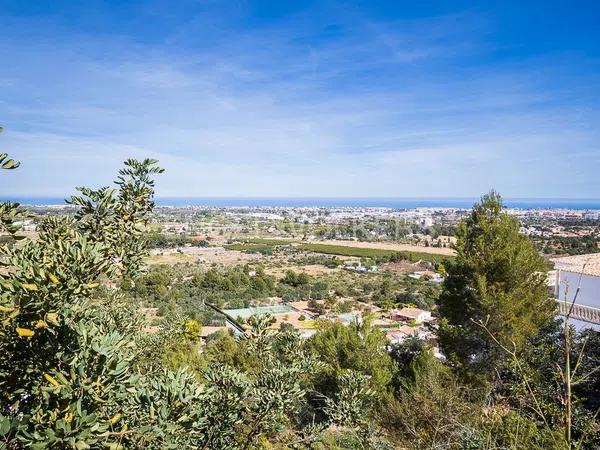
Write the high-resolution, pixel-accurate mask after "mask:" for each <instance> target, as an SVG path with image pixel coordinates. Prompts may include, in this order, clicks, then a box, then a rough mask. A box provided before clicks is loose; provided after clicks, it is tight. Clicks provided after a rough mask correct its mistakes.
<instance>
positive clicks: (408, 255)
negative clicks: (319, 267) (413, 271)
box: [298, 243, 453, 263]
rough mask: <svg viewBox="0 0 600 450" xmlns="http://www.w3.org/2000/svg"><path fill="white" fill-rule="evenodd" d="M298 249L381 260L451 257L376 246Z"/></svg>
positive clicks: (418, 259) (300, 247)
mask: <svg viewBox="0 0 600 450" xmlns="http://www.w3.org/2000/svg"><path fill="white" fill-rule="evenodd" d="M298 248H299V249H300V250H305V251H311V252H316V253H325V254H328V255H340V256H358V257H361V258H373V259H378V260H381V261H389V260H390V258H395V259H396V260H400V261H412V262H415V261H431V262H435V263H442V262H444V261H446V260H450V259H452V258H453V257H452V256H448V255H437V254H434V253H424V252H397V251H394V250H382V249H377V248H363V247H350V246H344V245H331V244H314V243H311V244H307V243H304V244H300V245H299V246H298Z"/></svg>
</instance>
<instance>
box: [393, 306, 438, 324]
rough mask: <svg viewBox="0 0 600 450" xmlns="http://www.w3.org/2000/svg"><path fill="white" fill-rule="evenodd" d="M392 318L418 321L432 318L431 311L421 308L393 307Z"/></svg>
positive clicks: (402, 320)
mask: <svg viewBox="0 0 600 450" xmlns="http://www.w3.org/2000/svg"><path fill="white" fill-rule="evenodd" d="M390 318H391V319H392V320H396V321H400V322H407V321H410V320H414V321H415V322H416V323H423V322H428V321H430V320H431V312H430V311H425V310H423V309H420V308H402V309H393V310H392V311H390Z"/></svg>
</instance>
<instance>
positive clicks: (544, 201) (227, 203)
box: [0, 197, 600, 210]
mask: <svg viewBox="0 0 600 450" xmlns="http://www.w3.org/2000/svg"><path fill="white" fill-rule="evenodd" d="M0 200H4V201H5V200H10V201H16V202H19V203H21V204H23V205H38V206H51V205H64V204H65V202H64V199H63V198H59V197H0ZM477 201H478V199H477V198H444V197H439V198H408V197H406V198H402V197H398V198H391V197H387V198H371V197H369V198H367V197H365V198H350V197H157V198H156V204H157V205H159V206H209V207H292V208H293V207H325V208H326V207H329V208H333V207H348V208H361V207H362V208H393V209H414V208H471V207H472V206H473V204H474V203H476V202H477ZM504 204H505V206H506V207H508V208H520V209H572V210H600V199H564V198H562V199H561V198H505V199H504Z"/></svg>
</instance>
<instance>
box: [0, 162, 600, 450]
mask: <svg viewBox="0 0 600 450" xmlns="http://www.w3.org/2000/svg"><path fill="white" fill-rule="evenodd" d="M4 158H5V157H4ZM16 166H17V164H13V165H11V167H16ZM160 172H161V169H159V168H158V167H157V166H156V161H153V160H145V161H135V160H128V161H126V163H125V167H124V168H123V169H122V170H121V171H120V173H119V178H118V179H117V181H116V189H110V188H107V187H104V188H100V189H96V190H94V189H88V188H81V189H80V195H78V196H75V197H73V198H71V199H70V200H69V202H70V203H71V204H73V205H76V206H77V209H76V212H75V214H74V215H72V216H70V217H55V216H50V217H47V218H44V219H42V220H40V222H39V227H38V232H39V236H38V238H37V240H27V239H20V237H21V236H19V233H18V229H17V228H15V227H14V226H13V222H14V220H15V218H16V217H18V216H19V215H22V214H24V213H23V211H21V210H20V209H19V208H18V205H13V204H10V205H6V206H4V207H3V208H0V218H1V222H0V223H1V224H2V232H3V234H4V236H5V237H6V238H7V239H6V240H5V241H4V244H2V245H1V246H0V262H1V264H2V266H1V267H0V320H1V322H0V449H7V450H8V449H10V450H16V449H25V448H32V449H76V450H82V449H115V450H116V449H178V450H179V449H181V450H184V449H215V450H225V449H234V450H235V449H273V450H275V449H278V450H283V449H295V450H309V449H314V450H326V449H340V450H341V449H356V450H359V449H361V450H363V449H377V450H380V449H384V450H385V449H393V448H407V449H408V448H411V449H457V450H466V449H489V450H500V449H519V450H528V449H534V450H542V449H556V450H566V449H573V448H582V449H594V448H598V446H599V445H600V443H599V442H598V437H597V436H598V435H599V434H600V433H599V431H600V426H599V423H598V420H597V416H595V414H596V411H597V408H598V406H600V395H599V392H600V369H599V368H600V354H599V349H600V338H599V334H598V333H597V332H594V331H591V330H588V331H584V332H582V333H580V334H576V333H574V332H573V331H572V330H571V329H569V328H568V327H563V328H561V327H559V326H558V324H556V323H553V322H552V320H551V318H552V316H553V309H552V306H553V305H549V304H548V301H547V292H546V291H545V286H544V283H543V272H544V270H545V264H544V262H543V260H542V259H541V258H540V256H539V255H538V253H537V252H536V251H535V250H534V249H533V246H532V244H531V243H530V241H528V240H527V238H524V237H522V236H520V235H519V234H518V223H517V222H516V221H515V220H514V219H512V218H510V217H508V216H507V215H505V214H504V213H502V211H501V202H500V199H499V197H498V196H496V195H495V194H491V195H489V196H486V197H484V198H483V199H482V203H481V204H479V205H476V206H475V208H474V210H473V213H472V215H471V216H470V218H469V219H467V220H466V221H465V222H464V223H462V224H461V226H460V227H459V228H458V231H457V237H458V248H457V250H458V255H457V258H456V260H455V261H454V262H451V263H448V264H447V267H448V269H447V270H448V279H447V281H446V283H445V285H444V287H443V292H442V293H441V297H440V300H439V313H440V314H441V315H442V317H443V318H444V320H445V322H443V323H442V330H441V336H442V339H443V344H444V348H445V349H446V351H447V352H448V356H449V357H450V361H449V364H448V363H444V362H442V361H440V360H439V359H436V358H435V357H434V354H433V352H432V351H431V348H430V347H429V344H428V343H426V342H425V341H422V340H420V339H418V338H411V339H407V340H405V341H404V342H403V343H402V344H398V345H391V344H389V342H388V341H387V340H386V339H385V336H384V335H383V333H382V332H381V331H380V330H379V329H377V328H376V327H374V326H373V325H372V321H371V318H370V317H369V316H368V315H367V316H363V317H360V318H357V319H356V320H355V321H354V322H353V323H350V324H349V325H347V326H344V325H342V324H341V323H340V322H336V321H331V320H318V321H317V331H318V332H317V333H316V334H315V335H314V336H312V337H310V338H307V339H303V338H301V337H300V336H299V334H297V333H296V332H295V331H294V330H293V329H292V328H291V327H290V326H289V325H284V326H282V327H281V328H279V329H272V328H271V324H272V323H273V322H272V318H271V317H269V316H262V317H256V316H254V317H250V318H249V319H248V320H247V324H246V325H247V326H248V332H247V333H245V334H241V335H238V336H235V335H233V334H232V333H231V332H229V331H220V332H218V333H215V334H213V335H211V336H209V337H208V338H206V339H204V340H203V341H202V342H201V341H200V332H201V330H202V327H201V325H200V323H198V322H201V323H202V324H204V325H214V324H218V323H220V322H219V320H222V319H219V318H218V317H217V316H216V315H215V314H214V313H213V312H211V313H209V312H208V310H207V309H206V308H204V306H205V304H206V303H207V302H208V303H214V304H216V305H218V306H224V305H227V306H228V307H235V306H245V305H248V304H250V303H251V302H252V303H254V302H255V301H257V300H262V299H266V298H268V297H270V296H279V297H282V298H284V300H294V299H306V300H309V301H310V305H309V306H312V307H315V308H316V307H317V305H321V304H320V303H317V302H315V299H317V298H319V299H320V298H322V299H325V302H323V304H322V305H321V306H319V307H322V308H323V309H324V310H326V311H330V310H337V311H343V310H346V309H347V308H350V307H351V306H352V303H353V302H354V300H352V299H356V300H362V301H365V302H367V303H369V302H370V303H375V304H377V305H379V306H382V307H384V308H389V307H392V306H398V305H405V304H418V305H422V306H424V307H428V308H431V307H433V306H434V305H433V302H434V301H435V300H436V298H437V297H438V289H439V287H437V286H435V285H432V284H430V283H427V282H426V281H422V280H414V279H412V278H409V277H407V276H404V275H396V274H391V273H369V274H358V273H356V272H351V271H342V270H337V271H332V272H333V273H331V274H328V275H308V274H307V273H305V272H302V271H300V272H298V271H294V270H287V271H285V272H284V273H283V274H282V275H280V276H279V277H276V276H273V275H268V274H267V273H266V272H265V270H264V269H263V268H262V267H261V266H258V265H255V266H248V265H245V266H238V267H232V268H228V269H224V268H217V267H211V268H206V269H201V268H198V267H194V266H192V265H181V266H175V267H169V266H156V267H153V268H150V269H147V268H146V267H145V266H144V264H143V262H144V255H145V254H146V246H147V244H148V240H147V239H146V236H145V233H146V230H147V223H148V219H149V214H150V211H151V210H152V208H153V186H154V184H153V183H154V182H153V180H152V176H153V175H154V174H158V173H160ZM248 245H255V246H262V245H266V246H268V247H274V246H275V245H271V243H266V242H262V241H261V242H255V243H248ZM278 245H279V244H278ZM340 248H341V247H340ZM344 248H348V247H344ZM359 256H362V257H368V258H376V257H377V255H359ZM428 256H430V255H429V254H428ZM321 257H322V256H320V257H319V258H321ZM389 257H390V255H387V256H386V258H389ZM311 258H312V257H311ZM325 258H326V257H325ZM326 259H327V261H329V260H330V258H326ZM331 260H333V258H331ZM307 261H308V260H307ZM310 261H312V262H313V263H314V260H310ZM310 261H308V263H311V262H310ZM319 261H322V260H319ZM334 265H336V264H334ZM348 297H349V298H351V300H347V298H348ZM340 298H344V300H340ZM148 306H153V307H157V308H159V310H161V312H162V315H163V317H161V320H160V327H158V328H157V329H155V330H152V332H151V331H150V330H149V328H148V325H149V324H148V323H147V317H145V316H144V315H143V314H142V312H143V311H144V308H145V307H148ZM211 311H212V310H211ZM192 319H199V321H198V322H196V321H194V320H192ZM513 344H514V345H513ZM473 373H474V374H478V375H480V374H483V375H484V376H483V377H473V376H465V375H466V374H469V375H470V374H473ZM481 379H484V380H486V381H487V382H486V383H481Z"/></svg>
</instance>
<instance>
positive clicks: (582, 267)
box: [553, 253, 600, 329]
mask: <svg viewBox="0 0 600 450" xmlns="http://www.w3.org/2000/svg"><path fill="white" fill-rule="evenodd" d="M553 262H554V268H555V273H554V295H555V297H556V299H557V300H558V301H559V307H562V306H563V305H560V302H563V301H564V300H565V298H566V300H567V301H568V302H569V303H570V302H572V301H573V298H574V296H575V293H576V292H577V288H578V287H579V293H578V294H577V300H576V307H575V309H574V310H573V314H572V317H574V318H575V319H576V320H577V321H582V323H579V322H576V323H575V325H576V326H578V328H579V327H585V326H588V327H589V326H593V328H596V329H599V328H600V253H591V254H588V255H576V256H566V257H563V258H556V259H554V260H553ZM561 312H562V311H561Z"/></svg>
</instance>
